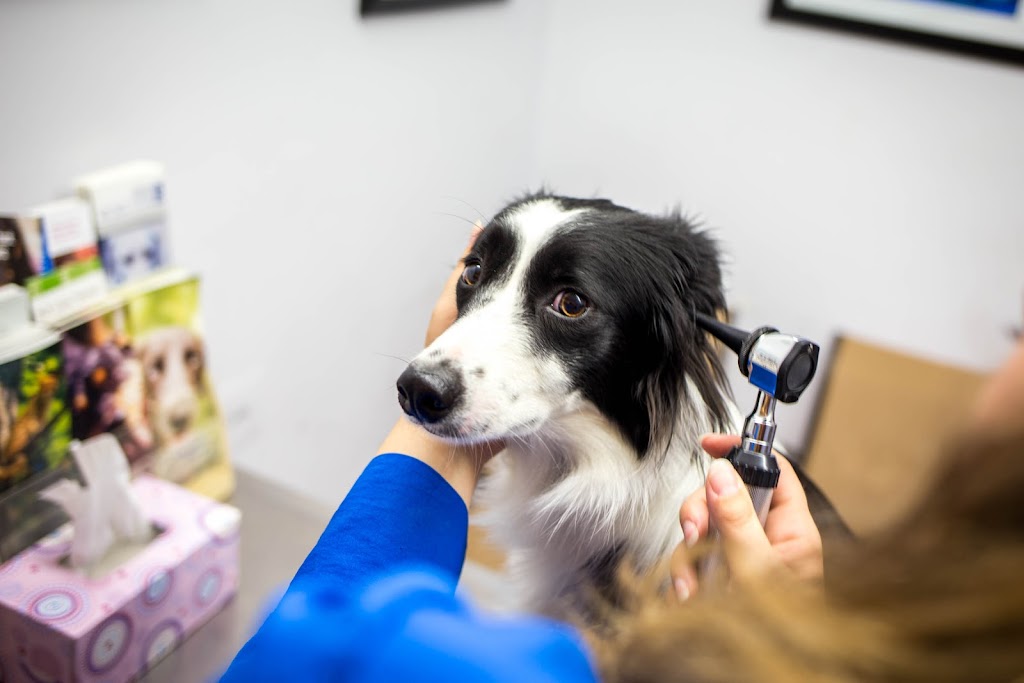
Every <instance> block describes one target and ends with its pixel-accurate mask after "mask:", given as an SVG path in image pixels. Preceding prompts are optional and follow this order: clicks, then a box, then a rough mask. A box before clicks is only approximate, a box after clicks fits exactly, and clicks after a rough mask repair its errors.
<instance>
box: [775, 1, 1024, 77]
mask: <svg viewBox="0 0 1024 683" xmlns="http://www.w3.org/2000/svg"><path fill="white" fill-rule="evenodd" d="M770 16H771V18H773V19H779V20H784V21H793V22H799V23H803V24H810V25H814V26H820V27H825V28H833V29H839V30H845V31H856V32H860V33H865V34H870V35H874V36H878V37H881V38H887V39H893V40H902V41H906V42H911V43H916V44H918V45H925V46H927V47H933V48H940V49H945V50H954V51H956V52H961V53H966V54H972V55H976V56H980V57H986V58H989V59H997V60H1000V61H1004V62H1015V63H1017V64H1024V0H772V5H771V11H770Z"/></svg>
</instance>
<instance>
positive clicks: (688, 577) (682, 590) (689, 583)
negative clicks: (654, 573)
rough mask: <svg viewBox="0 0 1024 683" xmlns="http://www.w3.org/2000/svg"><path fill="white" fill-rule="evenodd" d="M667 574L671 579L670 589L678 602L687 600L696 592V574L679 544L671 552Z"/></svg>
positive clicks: (687, 554)
mask: <svg viewBox="0 0 1024 683" xmlns="http://www.w3.org/2000/svg"><path fill="white" fill-rule="evenodd" d="M669 573H670V575H671V577H672V588H673V590H674V591H675V593H676V597H677V598H679V600H681V601H682V600H688V599H689V598H690V596H691V595H693V594H694V593H696V592H697V572H696V570H694V568H693V564H692V563H691V562H690V556H689V553H688V552H687V547H686V545H685V544H683V543H680V544H679V545H677V546H676V549H675V550H674V551H673V552H672V559H671V560H670V563H669Z"/></svg>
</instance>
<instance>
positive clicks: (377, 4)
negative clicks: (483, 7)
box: [359, 0, 501, 16]
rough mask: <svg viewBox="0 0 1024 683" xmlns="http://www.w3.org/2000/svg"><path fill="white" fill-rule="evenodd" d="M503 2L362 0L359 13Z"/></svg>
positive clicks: (492, 0)
mask: <svg viewBox="0 0 1024 683" xmlns="http://www.w3.org/2000/svg"><path fill="white" fill-rule="evenodd" d="M500 1H501V0H360V4H359V13H360V14H361V15H363V16H366V15H367V14H384V13H387V12H402V11H405V10H418V9H429V8H431V7H444V6H446V5H464V4H467V3H471V2H474V3H475V2H500Z"/></svg>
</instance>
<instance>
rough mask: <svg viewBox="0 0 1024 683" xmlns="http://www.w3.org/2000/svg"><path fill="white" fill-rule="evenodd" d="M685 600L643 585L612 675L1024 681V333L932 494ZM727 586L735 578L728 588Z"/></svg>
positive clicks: (619, 628) (613, 657)
mask: <svg viewBox="0 0 1024 683" xmlns="http://www.w3.org/2000/svg"><path fill="white" fill-rule="evenodd" d="M825 575H826V581H825V583H824V584H821V583H817V582H813V583H808V582H803V581H800V580H798V579H796V578H795V577H794V576H793V575H792V574H790V573H787V572H785V571H766V572H765V573H764V574H761V575H759V576H758V577H757V578H755V579H752V580H744V581H739V580H735V579H734V580H733V581H732V582H731V583H730V584H729V585H728V588H727V589H719V590H716V589H715V588H716V587H715V586H709V587H707V588H706V589H702V590H701V591H700V592H698V593H697V595H696V596H694V597H693V598H691V599H690V600H689V601H687V602H684V603H682V604H678V603H676V601H675V600H665V599H661V598H652V597H644V592H643V591H640V592H638V593H637V594H636V596H635V597H634V598H633V599H632V601H631V602H630V603H629V604H628V605H627V609H625V610H623V611H621V612H620V613H619V614H618V615H617V616H616V617H615V618H614V621H613V623H614V628H612V629H611V630H610V631H609V632H608V633H610V634H611V635H610V636H608V633H606V634H603V635H604V636H605V637H603V638H601V639H600V642H599V643H598V645H597V648H596V649H597V652H598V655H599V659H600V663H601V668H602V670H603V674H604V678H605V679H606V680H607V681H609V682H612V683H641V682H646V681H651V682H652V683H653V682H654V681H657V682H659V683H666V682H671V681H688V682H693V681H700V682H718V681H721V682H725V681H730V682H731V681H840V682H845V681H868V680H871V681H876V680H877V681H915V682H916V681H920V682H922V683H924V682H925V681H927V682H929V683H936V682H943V681H979V682H980V681H1011V680H1022V677H1024V343H1022V344H1020V345H1019V347H1018V349H1017V352H1016V354H1015V355H1014V357H1013V358H1012V359H1011V361H1010V362H1009V363H1008V364H1007V366H1006V367H1005V368H1004V369H1003V370H1002V371H1000V373H998V374H997V375H996V376H995V377H994V378H993V381H992V382H991V383H990V385H989V386H988V387H987V388H986V391H985V392H983V397H982V400H981V401H980V402H979V409H978V414H977V416H976V418H975V419H974V421H973V423H972V426H971V428H970V429H968V430H967V433H966V434H965V435H964V436H963V437H962V438H961V439H960V440H959V441H958V442H957V444H956V445H955V446H954V447H953V448H952V449H951V450H950V452H949V453H948V454H947V457H946V458H945V460H944V461H943V465H942V466H941V467H940V469H939V472H938V474H937V475H936V477H935V479H934V480H933V483H932V485H931V487H930V489H929V493H928V495H927V496H926V497H925V498H924V499H923V500H921V502H920V503H919V504H918V505H917V506H916V507H915V508H914V509H913V510H912V511H911V512H910V513H909V514H908V515H906V517H904V518H903V519H902V520H900V521H899V522H897V523H896V524H894V525H893V526H891V527H890V528H889V529H887V530H886V531H884V532H882V533H878V534H875V535H873V536H871V537H868V538H864V539H860V540H858V541H856V542H852V543H850V544H848V545H845V546H842V547H840V548H838V549H836V550H835V551H834V552H833V553H832V555H831V556H830V557H827V558H826V570H825ZM718 588H721V587H718Z"/></svg>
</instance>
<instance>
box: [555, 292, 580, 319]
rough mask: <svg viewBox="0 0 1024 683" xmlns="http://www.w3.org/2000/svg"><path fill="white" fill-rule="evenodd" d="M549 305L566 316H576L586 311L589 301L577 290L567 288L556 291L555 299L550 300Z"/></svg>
mask: <svg viewBox="0 0 1024 683" xmlns="http://www.w3.org/2000/svg"><path fill="white" fill-rule="evenodd" d="M551 307H552V308H553V309H555V311H557V312H558V313H561V314H562V315H564V316H565V317H566V318H578V317H580V316H581V315H583V314H584V313H586V312H587V309H588V308H590V302H588V301H587V300H586V299H585V298H584V297H583V295H582V294H580V293H579V292H574V291H572V290H571V289H567V290H565V291H563V292H559V293H558V296H556V297H555V300H554V301H552V302H551Z"/></svg>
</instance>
